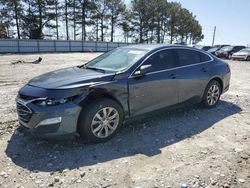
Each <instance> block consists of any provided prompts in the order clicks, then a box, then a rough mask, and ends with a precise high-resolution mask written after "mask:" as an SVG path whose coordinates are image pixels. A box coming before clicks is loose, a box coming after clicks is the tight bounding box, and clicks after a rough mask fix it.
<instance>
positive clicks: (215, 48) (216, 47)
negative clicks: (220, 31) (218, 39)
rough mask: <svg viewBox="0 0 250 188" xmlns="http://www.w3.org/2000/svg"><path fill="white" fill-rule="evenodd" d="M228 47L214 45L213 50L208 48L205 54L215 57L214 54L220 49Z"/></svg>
mask: <svg viewBox="0 0 250 188" xmlns="http://www.w3.org/2000/svg"><path fill="white" fill-rule="evenodd" d="M225 46H229V45H215V46H214V47H213V48H210V49H209V50H208V51H207V52H209V53H211V54H213V55H215V52H217V51H219V50H220V49H221V48H223V47H225Z"/></svg>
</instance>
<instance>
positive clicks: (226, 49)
mask: <svg viewBox="0 0 250 188" xmlns="http://www.w3.org/2000/svg"><path fill="white" fill-rule="evenodd" d="M232 49H233V46H225V47H223V48H221V50H220V51H224V52H226V51H230V50H232Z"/></svg>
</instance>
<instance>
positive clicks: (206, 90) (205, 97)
mask: <svg viewBox="0 0 250 188" xmlns="http://www.w3.org/2000/svg"><path fill="white" fill-rule="evenodd" d="M212 85H217V86H218V87H219V98H218V100H217V101H216V103H215V104H213V105H209V104H208V101H207V94H208V90H209V89H210V87H211V86H212ZM221 92H222V89H221V85H220V83H219V82H218V81H216V80H211V81H210V82H209V83H208V85H207V87H206V89H205V92H204V95H203V101H202V102H203V105H204V106H205V107H206V108H213V107H215V106H216V105H217V104H218V102H219V100H220V96H221Z"/></svg>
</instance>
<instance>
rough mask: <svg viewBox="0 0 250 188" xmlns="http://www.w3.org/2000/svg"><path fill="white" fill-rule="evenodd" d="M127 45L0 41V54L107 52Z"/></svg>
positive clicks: (63, 41) (81, 42)
mask: <svg viewBox="0 0 250 188" xmlns="http://www.w3.org/2000/svg"><path fill="white" fill-rule="evenodd" d="M127 45H130V44H129V43H118V42H92V41H74V40H15V39H1V40H0V53H45V52H107V51H109V50H112V49H114V48H117V47H119V46H127Z"/></svg>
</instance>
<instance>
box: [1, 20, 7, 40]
mask: <svg viewBox="0 0 250 188" xmlns="http://www.w3.org/2000/svg"><path fill="white" fill-rule="evenodd" d="M0 38H8V36H7V32H6V28H5V25H4V24H3V23H1V22H0Z"/></svg>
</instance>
